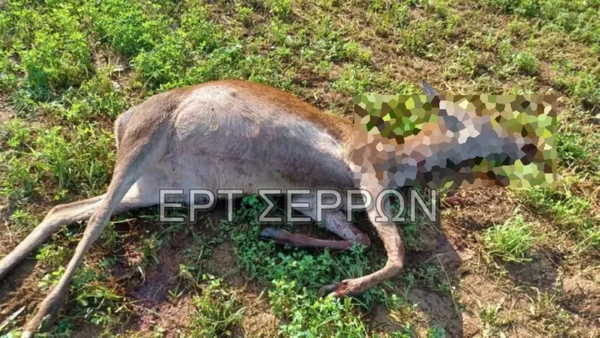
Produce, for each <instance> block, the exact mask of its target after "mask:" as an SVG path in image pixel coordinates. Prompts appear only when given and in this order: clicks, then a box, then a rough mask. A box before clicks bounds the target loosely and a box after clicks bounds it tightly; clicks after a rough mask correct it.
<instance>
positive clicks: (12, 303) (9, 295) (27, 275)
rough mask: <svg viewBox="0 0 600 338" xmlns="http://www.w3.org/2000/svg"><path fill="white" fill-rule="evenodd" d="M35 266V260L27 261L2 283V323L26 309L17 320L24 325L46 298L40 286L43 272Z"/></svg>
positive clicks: (0, 301)
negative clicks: (20, 310)
mask: <svg viewBox="0 0 600 338" xmlns="http://www.w3.org/2000/svg"><path fill="white" fill-rule="evenodd" d="M35 266H36V261H35V260H31V259H26V260H24V261H23V262H21V263H20V264H19V265H17V266H16V267H15V269H14V270H13V271H11V272H10V273H9V275H8V276H7V277H6V278H5V279H3V280H2V282H0V323H2V322H3V321H4V320H5V319H6V318H8V317H9V316H10V315H12V314H13V313H15V312H17V311H18V310H19V309H21V308H22V307H25V310H24V311H23V312H21V313H20V314H19V316H18V317H17V318H16V320H17V322H18V323H21V324H24V323H25V321H26V320H25V319H26V317H27V316H28V315H30V314H33V312H34V311H35V309H36V307H37V304H38V303H39V302H40V301H42V299H43V298H44V293H43V292H42V291H41V290H40V287H39V286H38V283H39V282H40V280H41V277H42V276H41V275H40V273H41V272H40V271H39V269H35ZM34 269H35V270H34Z"/></svg>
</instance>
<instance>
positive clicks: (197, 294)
mask: <svg viewBox="0 0 600 338" xmlns="http://www.w3.org/2000/svg"><path fill="white" fill-rule="evenodd" d="M0 6H2V9H1V10H0V103H1V104H0V111H1V112H2V113H4V112H5V111H6V112H10V113H11V114H12V115H13V117H12V118H11V119H10V120H8V121H7V122H3V123H1V124H0V149H1V152H0V163H1V164H0V182H1V185H0V205H2V206H4V205H6V206H8V207H9V208H8V209H7V210H9V214H10V215H9V218H8V220H9V221H8V227H7V229H8V231H9V232H10V234H11V235H10V236H4V235H3V236H2V238H1V240H2V241H5V240H6V241H9V238H8V237H10V238H13V237H14V238H13V239H11V240H10V241H14V240H15V238H18V239H21V238H23V237H24V236H25V235H26V234H27V232H28V231H30V230H31V229H32V228H33V227H35V226H36V225H37V224H38V222H39V221H40V220H41V219H43V217H44V213H45V212H47V211H48V210H49V209H50V208H51V207H52V206H53V205H55V204H57V203H64V202H68V201H73V200H77V199H82V198H87V197H90V196H95V195H98V194H101V193H102V192H103V191H104V189H105V188H106V186H107V184H108V182H109V179H110V176H111V171H112V168H113V165H114V146H113V137H112V135H111V133H112V130H111V128H112V123H113V121H114V119H115V118H116V116H117V115H119V114H120V113H122V112H124V111H125V110H126V109H128V108H129V107H131V106H133V105H136V104H139V103H140V102H142V101H143V100H144V99H146V98H147V97H149V96H150V95H153V94H155V93H159V92H163V91H165V90H168V89H171V88H175V87H179V86H185V85H191V84H196V83H201V82H205V81H210V80H216V79H226V78H228V79H245V80H250V81H254V82H260V83H266V84H269V85H272V86H275V87H278V88H281V89H284V90H287V91H289V92H292V93H294V94H295V95H297V96H298V97H300V98H302V99H303V100H305V101H307V102H309V103H311V104H314V105H316V106H317V107H319V108H321V109H323V110H329V111H330V112H331V113H333V114H337V115H344V116H349V115H350V114H351V112H352V108H353V107H352V100H351V96H352V95H355V94H358V93H362V92H365V91H375V92H382V93H401V94H417V93H421V89H420V88H419V86H420V85H419V83H420V81H421V80H422V79H427V80H428V81H429V82H430V83H432V84H433V85H434V86H436V87H438V89H439V90H440V91H441V92H443V93H450V94H459V93H462V94H468V93H476V92H488V93H540V94H555V95H559V96H560V97H561V99H560V102H561V103H560V108H561V112H560V123H559V124H560V125H559V133H558V135H557V140H556V142H557V149H558V160H559V166H558V184H557V186H556V187H552V188H545V189H531V190H528V191H515V192H513V193H511V195H510V196H511V198H513V199H514V203H515V204H517V205H521V206H522V207H525V208H527V210H528V211H529V212H528V213H527V215H528V216H527V217H528V220H529V219H530V217H532V218H535V219H531V221H525V220H524V219H523V218H520V216H516V217H513V218H511V219H510V220H509V221H507V222H506V223H504V224H500V225H496V226H494V227H491V228H490V229H488V230H481V229H482V228H485V227H483V226H482V227H475V229H472V228H470V227H468V228H461V227H452V228H451V229H446V228H444V227H443V228H442V229H443V230H444V232H445V233H449V234H451V235H452V238H454V239H456V238H460V239H462V240H460V241H458V242H457V243H459V244H460V243H462V244H460V245H459V247H460V246H461V245H466V246H468V247H469V250H471V251H474V252H481V250H480V249H484V250H485V251H486V252H488V253H491V254H493V255H494V256H498V257H500V258H501V259H504V260H508V261H518V262H522V263H524V264H526V263H527V260H528V258H531V255H530V254H531V248H532V247H535V244H536V243H540V242H539V241H542V240H543V241H542V242H543V243H546V242H547V243H557V245H556V247H557V248H556V250H560V254H561V257H565V258H564V261H563V262H561V264H564V265H567V266H568V267H564V268H563V269H564V270H565V271H569V272H571V271H573V270H574V269H575V270H577V269H585V268H589V267H593V266H594V264H596V263H594V262H597V257H598V255H599V253H600V218H599V216H598V215H600V212H599V210H600V206H599V205H598V202H597V200H598V186H599V185H600V174H598V173H599V172H600V171H599V170H598V169H600V160H599V159H600V129H599V128H598V124H597V118H596V117H597V115H598V107H599V105H600V69H599V68H598V66H597V63H598V62H597V61H598V58H597V55H598V53H599V52H600V34H599V32H600V16H598V11H599V10H600V2H598V0H591V1H567V0H549V1H525V0H481V1H467V2H461V1H456V0H448V1H422V0H411V1H407V2H397V1H396V2H395V1H385V0H372V1H369V0H360V1H352V2H344V1H338V0H308V1H273V0H239V1H238V0H236V1H217V2H214V1H201V2H197V1H182V2H170V1H164V0H156V1H149V0H148V1H146V0H135V1H124V0H108V1H100V2H98V1H87V0H73V1H64V2H60V1H46V2H44V3H40V2H34V1H26V0H15V1H9V2H6V3H5V4H3V5H0ZM0 117H2V118H4V115H0ZM250 200H251V199H245V200H244V202H243V204H242V207H241V208H240V210H238V213H237V214H236V218H235V220H234V221H233V222H222V223H220V224H218V225H216V226H215V227H214V229H213V230H212V231H213V232H212V233H211V234H212V235H213V236H215V237H214V238H213V239H209V238H203V235H202V234H201V233H199V232H198V231H197V230H194V229H190V228H188V227H183V226H181V225H174V226H173V227H167V228H165V229H163V230H161V231H158V230H152V231H149V232H142V231H141V230H139V229H137V228H136V227H140V228H141V227H143V226H146V225H148V224H153V222H155V220H156V211H155V210H146V211H143V212H141V213H139V214H133V215H127V216H123V217H120V218H119V220H120V221H119V223H117V224H113V225H111V226H109V227H108V228H107V229H106V230H105V232H104V233H103V234H102V243H103V244H102V245H97V246H95V247H94V248H93V249H92V252H91V254H90V256H89V257H88V258H86V261H85V264H84V265H85V268H82V269H81V271H80V272H78V274H77V276H76V278H75V282H74V283H73V286H72V288H71V290H70V299H71V300H70V302H69V305H70V310H67V311H66V313H65V316H64V317H63V319H62V320H61V321H59V322H58V325H57V326H56V328H55V329H54V333H56V334H68V333H69V332H75V331H77V330H78V329H79V327H80V326H81V325H82V323H85V322H87V321H89V320H92V321H94V322H97V323H99V324H102V325H104V326H105V334H107V335H115V334H116V332H117V331H118V328H119V327H120V326H122V325H124V323H125V322H127V320H128V316H130V315H131V314H132V313H135V307H134V305H133V304H132V303H131V300H130V299H127V297H125V295H126V292H125V291H124V290H123V289H121V288H118V287H117V286H119V285H123V283H121V282H115V279H116V278H114V277H115V275H114V274H115V272H114V270H113V269H115V266H116V265H117V261H118V260H119V259H122V257H123V256H124V253H123V252H122V251H119V250H121V249H123V245H125V243H129V244H131V243H133V244H132V245H133V246H134V247H135V249H133V250H134V253H135V254H137V255H139V258H138V260H136V261H135V262H132V265H131V266H128V269H130V270H133V273H132V275H134V276H135V278H138V279H139V281H137V282H138V283H141V280H142V278H143V277H145V276H146V274H147V273H150V272H151V271H152V268H153V267H154V266H157V265H160V264H161V262H160V258H159V257H158V255H157V252H158V251H160V250H161V249H163V248H165V246H167V245H169V243H171V241H173V240H174V239H173V234H175V233H177V232H178V231H185V234H186V236H192V237H193V238H194V245H193V246H192V247H190V248H187V249H186V251H185V253H184V254H185V260H184V262H183V263H182V267H181V268H180V276H179V278H180V280H181V281H180V283H179V282H178V283H179V284H181V285H180V286H178V289H177V290H175V291H177V292H175V291H173V290H171V291H173V292H175V293H177V294H180V293H181V294H182V295H185V294H186V293H189V294H191V297H193V299H194V302H193V303H194V307H195V309H196V311H197V313H195V314H194V315H193V316H192V328H191V329H190V332H189V334H190V335H192V336H193V335H196V336H210V335H227V334H228V333H230V332H235V330H237V329H239V327H240V325H241V324H240V323H241V319H240V318H244V316H245V314H242V312H241V309H243V308H244V306H245V305H243V304H242V303H243V302H242V298H243V297H241V294H240V292H242V291H240V290H235V289H233V288H231V287H230V286H229V285H227V282H226V281H225V280H224V279H223V276H215V279H210V278H208V277H207V278H208V279H202V275H203V272H204V271H203V267H204V265H203V264H204V263H203V262H205V261H207V260H210V259H213V258H212V257H211V251H212V249H214V247H215V246H216V245H217V244H218V243H220V242H224V241H227V242H228V243H230V244H231V246H232V247H233V251H234V255H235V258H236V260H237V264H239V265H240V266H241V268H242V273H243V275H244V277H245V278H246V279H247V280H250V281H252V282H254V283H257V285H259V287H261V288H268V292H267V293H266V294H268V295H269V297H268V300H267V302H268V306H269V307H270V308H271V311H272V312H273V313H274V314H275V315H276V316H277V318H278V320H280V321H281V325H280V327H279V330H280V333H281V334H282V335H292V336H294V335H295V336H299V335H303V334H304V335H306V336H310V335H311V334H314V333H315V331H314V328H315V327H320V328H321V329H322V330H323V331H322V332H327V333H331V334H334V333H337V332H339V334H340V335H341V334H343V335H346V336H363V335H365V333H366V334H368V335H371V336H377V335H379V336H394V337H405V336H429V337H442V336H444V335H451V334H452V333H451V332H446V331H447V328H448V327H449V326H448V324H446V323H445V322H441V323H438V322H429V321H423V320H422V318H423V317H428V314H423V313H418V311H419V310H418V309H417V307H418V306H416V305H415V304H413V302H411V301H410V300H408V297H407V295H408V294H409V293H410V290H411V288H419V289H426V290H429V291H432V292H435V293H436V294H439V295H440V297H446V299H447V300H448V301H450V302H452V307H453V308H456V309H459V310H460V308H461V304H460V294H461V292H463V293H464V291H461V290H459V288H457V285H455V284H456V283H454V282H451V279H452V278H453V276H450V278H449V276H448V274H452V272H451V271H446V270H444V269H442V268H440V266H439V265H437V264H434V263H436V262H437V260H436V259H435V258H433V257H424V256H427V255H428V254H429V253H428V252H426V251H425V252H423V250H428V248H427V239H426V238H425V237H424V236H423V232H424V230H427V229H428V226H429V225H428V224H426V223H425V222H422V221H421V220H419V221H417V222H408V223H407V224H403V225H401V226H400V230H401V233H402V236H403V240H404V243H405V246H406V249H407V252H408V253H409V255H412V257H417V259H422V260H418V263H415V265H414V266H412V265H411V264H412V262H408V263H409V264H408V266H407V267H406V269H405V271H404V272H403V275H402V276H401V278H398V279H397V280H394V282H393V283H392V284H387V285H385V286H383V287H380V288H375V289H373V290H372V291H370V292H368V293H367V294H365V295H363V296H362V297H359V298H357V299H353V300H351V301H350V300H345V301H338V300H333V299H328V298H326V299H320V298H318V297H316V290H317V289H318V288H319V287H320V286H322V285H323V284H328V283H331V282H334V281H339V280H341V279H345V278H351V277H357V276H361V275H364V274H366V273H369V272H372V271H375V270H376V269H377V268H378V267H381V266H382V264H383V263H384V262H385V257H383V255H382V254H381V252H379V251H378V250H376V249H374V248H369V249H365V248H363V247H360V246H357V247H354V248H353V249H352V250H351V251H349V252H345V253H337V252H329V251H319V252H307V251H303V250H295V249H291V248H279V247H276V246H275V245H273V244H272V243H268V242H263V241H259V240H258V233H259V232H260V230H261V229H262V228H261V225H259V224H258V223H256V215H257V214H256V213H257V210H258V209H259V207H260V205H256V204H250V202H249V201H250ZM480 203H481V208H486V205H485V204H486V203H488V202H487V201H481V202H480ZM457 208H458V209H460V206H457ZM454 211H455V210H454V209H452V210H449V212H450V213H453V212H454ZM460 212H461V210H458V214H460ZM504 216H505V217H506V215H504ZM130 219H137V221H136V222H138V223H135V222H134V224H135V225H134V226H132V227H131V228H129V230H125V231H123V230H122V229H120V228H121V227H124V226H125V225H126V224H129V223H130V222H131V220H130ZM475 221H478V220H475ZM538 221H539V223H538ZM204 222H206V220H204V221H202V224H205V223H204ZM540 223H543V224H544V227H543V229H544V230H548V231H547V233H546V234H545V236H544V237H543V238H542V239H540V238H538V237H539V235H537V232H536V231H537V230H538V228H539V226H538V224H540ZM281 226H283V227H287V226H288V225H281ZM473 232H475V233H476V234H475V235H477V236H482V238H483V243H482V244H483V246H481V245H480V244H479V243H475V242H473V241H470V240H469V239H470V238H472V237H471V236H473V235H474V234H473ZM11 236H13V237H11ZM130 237H135V238H136V240H135V241H133V242H132V239H131V238H130ZM79 238H80V230H79V227H71V228H69V229H63V230H61V231H60V232H59V233H58V234H56V235H54V236H53V238H52V240H51V241H50V242H48V243H47V244H45V245H44V246H42V247H40V249H38V250H37V251H36V253H35V257H36V258H37V259H38V260H39V261H40V262H41V264H39V265H38V267H36V270H35V271H38V276H40V277H39V278H38V279H37V280H36V282H41V283H42V284H41V285H40V286H41V287H44V288H47V287H49V286H50V285H51V284H52V283H54V282H55V281H56V278H57V271H61V268H62V267H64V266H65V264H66V262H67V260H68V258H69V255H70V254H71V253H72V250H73V247H74V245H75V244H76V242H77V241H78V240H79ZM463 242H464V243H463ZM3 243H4V242H3ZM10 243H11V244H14V243H13V242H10ZM465 243H466V244H465ZM454 244H456V243H454ZM540 245H541V244H540ZM553 249H554V248H553ZM3 253H4V252H3ZM434 257H437V256H434ZM472 261H475V260H472ZM469 262H470V261H469V260H467V261H465V264H470V263H469ZM596 265H597V264H596ZM573 267H577V268H573ZM130 272H131V271H130ZM471 273H475V272H471ZM179 284H178V285H179ZM32 292H33V291H32ZM35 292H37V293H36V294H35V297H37V298H41V295H42V293H41V291H40V289H39V287H38V288H37V289H35ZM182 297H183V296H182ZM37 298H36V299H37ZM467 298H468V297H467ZM538 303H541V302H540V301H538V302H536V303H535V304H538ZM548 303H549V305H547V306H546V307H547V308H552V311H550V312H551V316H550V317H549V318H553V320H555V323H552V320H545V319H544V318H543V317H544V316H543V315H539V314H538V313H544V311H542V310H539V309H537V308H536V310H535V312H536V315H535V316H532V317H531V318H530V321H531V322H532V323H533V322H535V323H537V324H536V325H538V324H539V325H540V327H543V328H544V329H542V330H541V331H536V330H538V329H537V328H538V327H537V326H536V327H535V328H531V327H528V328H527V329H531V330H532V331H531V332H536V334H539V335H542V334H548V333H552V332H554V333H561V334H562V333H563V331H560V330H559V328H558V327H557V326H560V325H557V324H556V323H569V325H566V324H565V325H566V326H565V327H572V325H574V324H572V323H571V321H570V320H569V316H568V314H566V312H565V311H566V310H564V309H562V308H560V306H559V302H558V301H557V300H556V299H555V298H552V299H551V300H550V301H548ZM378 304H379V305H383V306H384V307H385V309H387V311H389V316H388V317H389V318H391V321H393V322H395V323H396V324H397V326H396V327H395V328H394V329H389V328H386V327H384V328H381V327H380V326H377V325H374V324H373V322H372V319H373V313H372V310H373V309H374V307H375V306H376V305H378ZM535 304H534V305H535ZM495 306H496V304H482V306H481V308H478V307H473V305H472V304H471V308H469V309H468V310H469V311H471V312H477V313H481V317H480V319H481V325H480V326H481V327H482V328H484V329H485V328H487V329H489V332H491V333H494V334H496V333H498V334H500V333H507V334H508V332H512V331H509V329H508V327H510V326H511V325H528V324H522V323H527V322H528V321H527V320H523V321H521V322H518V321H517V322H512V323H508V324H507V325H505V324H506V323H505V322H504V321H503V320H499V319H494V318H495V317H497V316H498V314H499V313H500V314H502V313H503V311H502V309H497V311H495V309H496V308H495ZM27 315H30V314H29V313H27ZM24 316H25V314H24V313H22V314H21V315H20V317H17V318H16V319H14V318H13V319H11V320H10V321H8V322H6V325H5V324H3V323H0V327H2V329H0V331H2V330H4V331H2V332H1V333H0V334H3V333H4V332H5V331H6V332H8V331H10V330H13V329H14V330H17V329H18V328H19V325H21V324H22V321H23V317H24ZM523 316H525V315H524V314H523ZM528 318H529V317H528ZM581 327H585V324H581ZM7 330H8V331H7ZM311 330H313V331H311ZM394 330H396V332H394ZM544 330H545V331H544Z"/></svg>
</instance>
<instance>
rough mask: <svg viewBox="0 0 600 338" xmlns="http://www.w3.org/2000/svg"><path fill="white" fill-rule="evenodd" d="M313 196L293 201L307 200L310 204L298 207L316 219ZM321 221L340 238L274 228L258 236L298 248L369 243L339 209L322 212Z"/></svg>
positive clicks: (342, 248) (336, 246)
mask: <svg viewBox="0 0 600 338" xmlns="http://www.w3.org/2000/svg"><path fill="white" fill-rule="evenodd" d="M315 201H316V199H315V197H314V196H297V197H295V198H294V202H298V203H302V202H308V203H309V205H310V206H311V207H310V208H307V209H298V211H300V212H301V213H303V214H304V215H306V216H308V217H310V218H311V219H313V220H317V208H316V207H315ZM323 223H324V224H325V227H326V228H327V230H329V231H331V232H333V233H334V234H336V235H338V236H339V237H340V238H342V239H341V240H327V239H319V238H314V237H310V236H306V235H302V234H293V233H290V232H289V231H286V230H283V229H276V228H266V229H264V230H263V231H262V232H261V234H260V237H261V238H262V239H265V240H273V241H274V242H275V243H277V244H283V245H290V246H294V247H300V248H329V249H332V250H347V249H349V248H350V247H352V245H353V244H355V243H360V244H363V245H366V246H368V245H370V244H371V241H370V240H369V237H368V236H367V235H366V234H365V233H363V232H362V231H360V230H359V229H358V228H356V227H355V226H354V225H353V224H352V223H351V222H349V221H347V219H346V214H345V213H344V212H343V211H341V210H328V211H324V213H323Z"/></svg>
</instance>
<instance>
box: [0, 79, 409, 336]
mask: <svg viewBox="0 0 600 338" xmlns="http://www.w3.org/2000/svg"><path fill="white" fill-rule="evenodd" d="M351 137H352V123H351V122H350V121H347V120H346V119H344V118H341V117H336V116H332V115H328V114H325V113H322V112H320V111H319V110H318V109H316V108H314V107H313V106H311V105H309V104H307V103H304V102H302V101H301V100H299V99H297V98H295V97H293V96H291V95H290V94H288V93H285V92H283V91H280V90H277V89H274V88H271V87H267V86H263V85H258V84H253V83H248V82H241V81H219V82H211V83H206V84H202V85H198V86H194V87H188V88H180V89H174V90H171V91H169V92H165V93H162V94H158V95H155V96H153V97H151V98H149V99H148V100H146V101H145V102H143V103H142V104H140V105H138V106H136V107H133V108H131V109H130V110H128V111H127V112H125V113H124V114H122V115H120V116H119V117H118V118H117V120H116V121H115V139H116V144H117V161H116V164H115V170H114V173H113V178H112V181H111V183H110V185H109V187H108V190H107V193H106V194H104V195H102V196H97V197H94V198H90V199H87V200H84V201H79V202H74V203H70V204H64V205H59V206H57V207H54V208H53V209H52V210H51V211H50V212H49V213H48V215H47V216H46V218H45V219H44V221H43V222H42V223H41V224H40V225H39V226H38V227H37V228H36V229H35V230H34V231H33V232H32V233H31V234H30V235H29V236H28V237H27V238H25V240H23V241H22V242H21V243H20V244H19V245H18V246H17V247H16V248H15V249H14V250H13V251H12V252H11V253H9V254H8V255H7V256H6V257H4V258H3V259H2V260H1V261H0V278H3V277H4V276H6V274H7V273H8V272H9V271H10V270H11V269H12V268H13V267H14V266H15V265H17V264H18V263H19V262H20V261H21V260H22V259H24V258H25V257H26V256H27V255H28V254H29V253H30V252H32V251H33V250H34V249H35V248H36V247H37V246H39V245H40V244H42V243H43V242H44V241H45V240H47V239H48V238H49V237H50V236H51V235H52V234H53V233H55V232H56V231H58V230H59V229H60V228H61V227H62V226H64V225H68V224H72V223H74V222H77V221H84V220H87V221H88V224H87V227H86V229H85V232H84V235H83V238H82V240H81V241H80V243H79V244H78V246H77V248H76V250H75V254H74V256H73V258H72V259H71V261H70V262H69V264H68V266H67V268H66V269H65V273H64V275H63V276H62V278H61V280H60V281H59V283H58V284H57V285H56V286H55V288H54V289H53V290H52V292H51V293H50V294H49V295H48V296H47V297H46V299H44V301H43V302H42V303H41V304H40V306H39V309H38V312H37V314H36V316H35V317H33V318H32V319H31V320H30V321H29V322H28V323H27V325H26V326H25V330H26V331H25V332H24V334H23V336H24V337H27V336H31V335H32V333H33V332H35V331H37V330H38V329H39V327H40V325H41V324H49V323H51V322H52V321H53V320H54V319H55V318H54V316H55V314H56V313H57V310H58V308H59V307H60V304H61V303H62V300H63V298H64V296H65V294H66V292H67V290H68V285H69V282H70V280H71V278H72V277H73V275H74V273H75V271H76V269H77V267H78V266H79V264H80V263H81V261H82V260H83V256H84V255H85V253H86V252H87V251H88V249H89V247H90V246H91V245H92V243H93V242H94V241H95V240H96V239H97V238H98V237H99V236H100V233H101V232H102V230H103V228H104V227H105V226H106V225H107V224H108V222H109V219H110V217H111V216H112V215H114V214H118V213H122V212H126V211H128V210H132V209H136V208H140V207H146V206H152V205H156V204H158V202H159V189H161V188H162V189H164V188H169V189H171V188H183V189H209V190H212V191H216V190H217V189H242V190H243V191H244V193H256V191H257V189H259V188H279V189H286V188H309V189H311V188H312V189H316V188H331V189H337V190H339V191H343V190H345V189H347V188H351V187H354V181H353V176H352V170H353V164H352V163H351V161H350V156H351V153H352V147H353V144H352V139H351ZM314 198H315V197H314V196H308V197H307V196H305V197H298V198H297V199H295V201H298V202H310V201H312V202H313V205H314ZM373 209H374V208H373ZM300 211H301V212H302V213H304V214H306V215H307V216H310V217H312V218H313V219H315V216H316V211H315V209H314V208H312V209H308V210H300ZM374 212H375V211H374V210H372V211H370V212H369V214H370V216H371V213H373V216H374ZM324 223H325V224H326V226H327V228H328V229H329V230H330V231H332V232H334V233H336V234H337V235H338V236H340V237H341V238H342V240H321V239H315V238H311V237H308V236H304V235H300V234H291V233H288V232H286V231H284V230H278V229H273V228H267V229H265V230H264V231H263V233H262V234H261V237H263V238H266V239H272V240H274V241H275V242H277V243H282V244H291V245H296V246H301V247H328V248H332V249H339V250H343V249H347V248H349V247H350V246H351V245H352V244H353V243H363V244H366V245H368V244H369V243H370V241H369V239H368V237H367V236H366V235H364V234H363V233H361V232H360V231H359V230H358V229H357V228H355V227H354V226H353V225H352V224H350V223H349V222H347V221H346V217H345V214H344V213H343V212H341V211H331V212H328V213H326V214H325V215H324ZM374 225H375V227H376V229H377V231H378V232H379V234H380V236H381V238H382V240H383V241H384V244H385V246H386V249H387V250H388V254H389V255H390V260H389V262H388V265H386V267H385V268H384V269H382V270H380V271H377V272H375V273H373V274H372V275H369V276H365V277H362V278H359V279H354V280H348V281H344V282H342V283H338V284H335V285H329V286H327V287H324V288H323V290H324V292H325V293H334V294H335V295H336V296H345V295H351V294H352V295H354V294H359V293H361V292H363V291H364V290H366V289H367V288H369V287H371V286H373V285H375V284H377V283H379V282H380V281H381V280H383V279H387V278H390V277H391V276H393V275H394V274H396V273H397V272H398V271H399V270H400V267H401V265H402V256H403V249H402V245H401V241H400V237H399V236H398V232H397V229H396V227H395V226H394V225H393V224H382V223H374Z"/></svg>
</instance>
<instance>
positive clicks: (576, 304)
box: [562, 276, 600, 324]
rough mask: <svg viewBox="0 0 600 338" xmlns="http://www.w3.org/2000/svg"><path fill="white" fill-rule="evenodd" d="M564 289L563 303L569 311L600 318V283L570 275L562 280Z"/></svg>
mask: <svg viewBox="0 0 600 338" xmlns="http://www.w3.org/2000/svg"><path fill="white" fill-rule="evenodd" d="M562 291H563V295H564V300H563V305H564V306H565V307H566V308H567V309H568V310H569V311H572V312H575V313H577V314H579V315H580V316H582V317H590V318H597V319H600V284H597V283H594V282H592V281H590V280H587V279H583V278H581V277H577V276H576V277H569V278H567V279H565V280H564V281H563V282H562ZM598 324H600V323H598Z"/></svg>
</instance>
